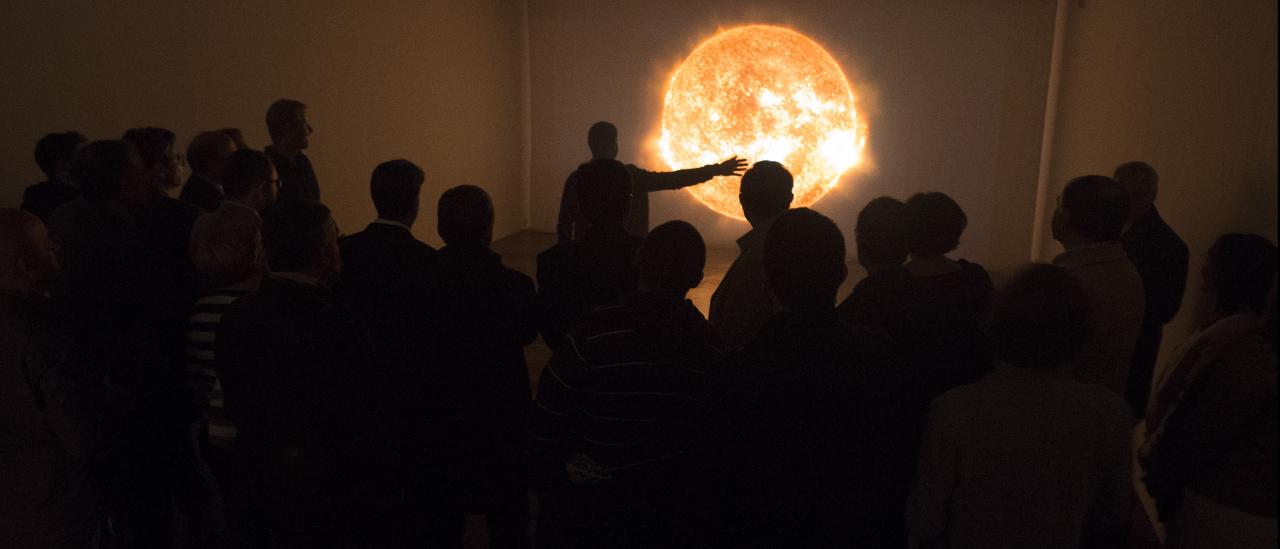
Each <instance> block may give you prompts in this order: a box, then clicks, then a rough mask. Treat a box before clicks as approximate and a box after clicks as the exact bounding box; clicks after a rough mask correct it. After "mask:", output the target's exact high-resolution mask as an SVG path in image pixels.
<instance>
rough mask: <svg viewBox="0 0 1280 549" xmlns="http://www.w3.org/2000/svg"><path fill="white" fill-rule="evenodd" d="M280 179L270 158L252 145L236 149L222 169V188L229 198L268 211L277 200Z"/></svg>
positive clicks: (258, 209) (261, 210)
mask: <svg viewBox="0 0 1280 549" xmlns="http://www.w3.org/2000/svg"><path fill="white" fill-rule="evenodd" d="M278 182H279V181H278V179H277V176H276V169H275V166H272V165H271V160H270V159H268V158H267V155H266V154H264V153H262V152H259V151H255V150H252V149H242V150H238V151H236V152H235V153H234V154H232V155H231V156H230V157H229V158H228V159H227V162H226V164H225V165H224V166H223V169H222V188H223V190H224V191H225V192H226V194H227V198H228V199H230V200H234V201H236V202H239V203H241V204H244V205H245V206H249V207H250V208H253V209H254V210H256V211H257V212H258V213H262V212H265V211H267V208H269V207H271V205H272V204H274V203H275V201H276V192H277V191H278V190H279V188H278V187H279V185H278Z"/></svg>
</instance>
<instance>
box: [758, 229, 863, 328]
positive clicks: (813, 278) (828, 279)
mask: <svg viewBox="0 0 1280 549" xmlns="http://www.w3.org/2000/svg"><path fill="white" fill-rule="evenodd" d="M844 254H845V247H844V235H843V234H841V233H840V229H839V227H836V224H835V223H834V222H832V221H831V220H830V219H828V218H827V217H826V216H824V215H822V214H820V213H818V212H815V211H813V210H810V209H808V208H796V209H794V210H789V211H787V212H785V213H783V214H782V215H780V216H778V219H777V221H774V222H773V226H772V227H770V228H769V234H768V236H766V237H765V241H764V269H765V276H766V277H767V278H768V280H769V287H770V288H771V289H772V290H773V293H774V295H775V296H777V297H778V300H779V301H781V302H782V303H783V304H784V305H786V306H787V307H789V308H792V309H825V308H829V307H834V306H835V298H836V291H837V290H838V289H839V288H840V283H841V282H843V281H844V277H845V275H847V274H848V269H847V268H846V267H845V264H844V261H845V257H844Z"/></svg>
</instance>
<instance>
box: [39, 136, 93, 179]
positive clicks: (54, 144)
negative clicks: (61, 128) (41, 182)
mask: <svg viewBox="0 0 1280 549" xmlns="http://www.w3.org/2000/svg"><path fill="white" fill-rule="evenodd" d="M86 141H88V139H86V138H85V136H83V135H81V134H80V132H58V133H51V134H48V135H45V136H44V137H41V138H40V140H39V141H37V142H36V154H35V158H36V165H37V166H40V171H42V172H44V174H45V176H47V177H48V178H49V180H50V181H52V180H54V179H55V178H57V176H58V173H57V170H58V163H59V162H61V161H63V160H70V159H71V157H72V156H74V155H75V154H76V149H78V148H79V147H80V145H83V144H84V143H85V142H86Z"/></svg>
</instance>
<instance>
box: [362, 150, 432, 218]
mask: <svg viewBox="0 0 1280 549" xmlns="http://www.w3.org/2000/svg"><path fill="white" fill-rule="evenodd" d="M424 179H425V175H423V173H422V168H419V167H418V165H417V164H414V163H413V162H410V161H408V160H404V159H397V160H389V161H387V162H383V163H381V164H378V167H376V168H374V169H373V176H372V177H370V178H369V194H370V195H371V196H372V197H373V207H374V209H376V210H377V211H378V217H381V218H383V219H395V220H410V221H412V220H413V219H414V218H415V217H417V215H418V195H419V190H420V189H421V188H422V182H423V180H424Z"/></svg>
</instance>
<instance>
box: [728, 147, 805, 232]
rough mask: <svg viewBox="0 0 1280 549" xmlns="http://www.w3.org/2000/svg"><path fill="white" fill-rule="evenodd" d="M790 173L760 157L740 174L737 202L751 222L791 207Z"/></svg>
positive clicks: (771, 216)
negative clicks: (740, 183) (740, 181)
mask: <svg viewBox="0 0 1280 549" xmlns="http://www.w3.org/2000/svg"><path fill="white" fill-rule="evenodd" d="M793 183H794V180H793V178H792V177H791V172H789V171H787V169H786V168H784V167H783V166H782V164H779V163H777V162H774V161H772V160H761V161H760V162H756V163H755V164H754V165H752V166H751V169H749V170H747V173H745V174H742V186H741V187H739V189H738V201H739V202H741V203H742V213H743V215H744V216H746V218H747V221H748V222H750V223H751V224H752V225H755V224H756V223H759V222H760V221H763V220H766V219H772V218H774V217H777V216H778V214H781V213H782V212H785V211H787V208H789V207H791V199H792V195H791V188H792V184H793Z"/></svg>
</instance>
